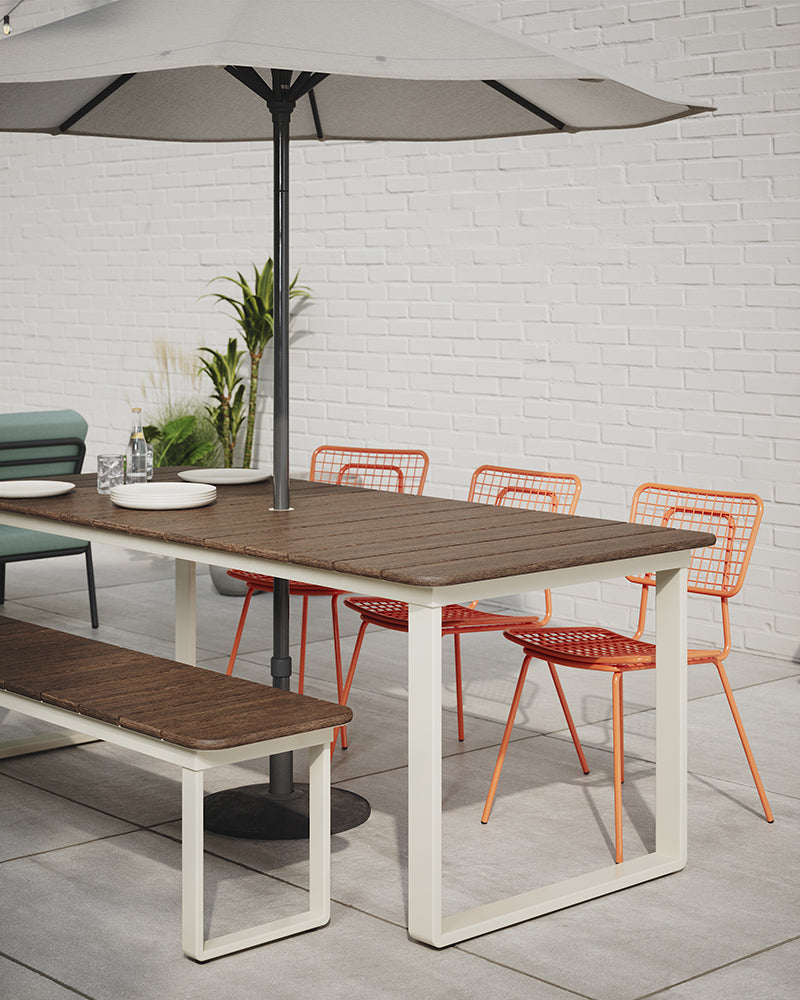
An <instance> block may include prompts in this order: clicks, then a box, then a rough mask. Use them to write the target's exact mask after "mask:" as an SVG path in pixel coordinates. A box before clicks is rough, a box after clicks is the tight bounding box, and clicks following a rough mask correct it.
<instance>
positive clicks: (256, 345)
mask: <svg viewBox="0 0 800 1000" xmlns="http://www.w3.org/2000/svg"><path fill="white" fill-rule="evenodd" d="M298 276H299V272H298V274H296V275H295V276H294V280H293V281H292V282H291V284H290V285H289V297H290V298H304V299H307V298H310V296H311V292H310V291H309V289H307V288H303V287H302V286H298V285H297V279H298ZM212 280H213V281H228V282H230V283H231V284H233V285H235V286H236V288H237V289H238V295H236V296H234V295H233V294H231V295H225V294H223V293H222V292H211V293H209V295H211V296H213V297H214V298H216V299H217V301H218V302H224V303H225V304H226V305H229V306H230V307H231V308H232V309H233V311H234V319H235V321H236V323H237V324H238V326H239V328H240V330H241V334H242V338H243V339H244V342H245V345H246V347H247V351H248V353H249V355H250V386H249V391H248V397H247V426H246V430H245V440H244V453H243V455H242V468H244V469H249V468H250V464H251V462H252V459H253V436H254V433H255V426H256V408H257V405H258V378H259V368H260V365H261V358H262V357H263V354H264V350H265V348H266V346H267V344H268V343H269V342H270V340H271V339H272V335H273V332H274V291H275V282H274V267H273V263H272V258H271V257H270V258H268V259H267V262H266V264H264V266H263V267H262V268H261V270H259V269H258V267H257V266H256V265H255V264H253V284H252V286H251V285H250V283H249V282H248V280H247V279H246V278H245V277H244V275H243V274H242V273H241V272H237V274H236V277H235V278H232V277H230V276H228V275H220V276H219V277H217V278H213V279H212ZM231 343H235V341H229V343H228V354H227V355H226V364H227V365H228V366H229V367H230V366H231V365H232V363H233V362H232V358H233V356H232V354H231ZM201 350H204V351H209V353H211V354H212V355H213V356H214V360H213V364H212V366H211V367H214V368H215V369H216V370H220V369H219V366H220V365H221V363H222V362H221V360H220V361H219V362H217V360H216V359H217V358H221V356H220V355H218V354H217V352H216V351H211V350H210V348H201ZM206 364H207V363H206V362H204V369H203V370H205V371H206V372H207V374H208V375H209V376H210V377H211V379H212V381H214V377H215V376H214V375H212V374H211V370H209V367H205V366H206ZM236 372H237V373H238V368H237V369H236ZM226 377H228V376H226ZM214 388H215V398H219V391H218V390H217V383H216V382H214ZM228 391H229V392H230V391H231V386H230V385H228ZM243 391H244V387H243V386H240V388H239V390H238V393H237V397H234V401H235V399H236V398H238V395H239V394H241V393H243ZM220 405H222V404H221V402H220ZM233 405H234V404H232V406H233ZM234 438H235V433H234ZM224 447H225V441H223V448H224ZM226 467H227V466H226Z"/></svg>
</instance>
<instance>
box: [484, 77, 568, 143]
mask: <svg viewBox="0 0 800 1000" xmlns="http://www.w3.org/2000/svg"><path fill="white" fill-rule="evenodd" d="M483 82H484V83H485V84H486V86H487V87H491V88H492V90H496V91H497V92H498V94H502V95H503V97H507V98H508V99H509V100H510V101H513V102H514V103H515V104H519V106H520V107H521V108H525V110H526V111H530V112H531V113H532V114H534V115H536V117H537V118H541V119H542V120H543V121H546V122H547V124H548V125H552V126H553V127H554V128H557V129H558V130H559V132H560V131H561V130H562V129H565V128H566V127H567V126H566V124H565V123H564V122H562V121H561V120H560V119H559V118H556V117H555V116H554V115H551V114H550V113H549V112H547V111H545V110H544V109H543V108H540V107H538V106H537V105H535V104H534V103H533V102H532V101H529V100H528V99H527V98H525V97H523V96H522V95H521V94H517V93H516V92H515V91H513V90H512V89H511V88H510V87H507V86H506V85H505V84H504V83H500V82H499V81H497V80H484V81H483Z"/></svg>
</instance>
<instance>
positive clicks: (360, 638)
mask: <svg viewBox="0 0 800 1000" xmlns="http://www.w3.org/2000/svg"><path fill="white" fill-rule="evenodd" d="M366 631H367V622H365V621H364V619H363V618H362V619H361V628H360V629H359V630H358V635H357V636H356V644H355V646H354V647H353V655H352V657H351V659H350V668H349V670H348V671H347V680H346V681H345V682H344V688H343V689H342V693H341V695H340V697H339V704H340V705H346V704H347V699H348V698H349V697H350V688H351V687H352V684H353V677H354V676H355V672H356V664H357V663H358V656H359V654H360V652H361V644H362V643H363V642H364V633H365V632H366ZM343 728H344V727H343V726H337V727H336V729H334V731H333V740H332V742H331V755H332V754H333V751H334V749H335V748H336V740H337V738H338V736H339V732H340V731H341V730H342V729H343Z"/></svg>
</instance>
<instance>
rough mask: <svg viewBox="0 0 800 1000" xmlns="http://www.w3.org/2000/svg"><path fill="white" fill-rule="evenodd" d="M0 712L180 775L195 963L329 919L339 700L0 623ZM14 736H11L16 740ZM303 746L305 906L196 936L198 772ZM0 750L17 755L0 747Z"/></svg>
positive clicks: (199, 926) (186, 907) (345, 711)
mask: <svg viewBox="0 0 800 1000" xmlns="http://www.w3.org/2000/svg"><path fill="white" fill-rule="evenodd" d="M0 707H2V708H8V709H12V710H13V711H17V712H20V713H22V714H25V715H28V716H30V717H32V718H37V719H41V720H43V721H45V722H49V723H54V724H56V725H66V726H68V727H69V728H70V729H73V730H76V731H77V732H79V733H83V734H85V735H86V736H89V737H91V738H95V739H102V740H106V741H107V742H110V743H115V744H117V745H119V746H122V747H125V748H127V749H130V750H136V751H137V752H140V753H143V754H146V755H148V756H152V757H156V758H158V759H160V760H166V761H170V762H171V763H174V764H177V765H179V766H180V767H181V768H182V774H183V778H182V781H183V798H182V803H183V805H182V840H183V847H182V859H183V862H182V887H183V950H184V952H185V954H186V955H188V956H189V957H191V958H195V959H197V960H198V961H206V960H207V959H210V958H216V957H218V956H220V955H226V954H230V953H231V952H234V951H240V950H242V949H244V948H250V947H253V946H255V945H258V944H263V943H265V942H267V941H272V940H276V939H277V938H281V937H286V936H287V935H289V934H296V933H299V932H300V931H305V930H310V929H312V928H313V927H319V926H321V925H322V924H325V923H327V921H328V919H329V916H330V753H329V745H330V742H331V739H332V737H333V730H334V728H335V727H337V726H341V725H344V724H345V723H347V722H349V721H350V720H351V719H352V712H351V710H350V709H349V708H347V707H346V706H343V705H338V704H335V703H331V702H327V701H322V700H320V699H318V698H309V697H308V696H306V695H300V694H295V693H294V692H291V691H280V690H277V689H275V688H273V687H266V686H264V685H262V684H257V683H255V682H253V681H248V680H244V679H242V678H236V677H227V676H226V675H224V674H219V673H216V672H215V671H213V670H205V669H203V668H202V667H193V666H189V665H188V664H184V663H177V662H175V661H173V660H167V659H164V658H162V657H158V656H150V655H148V654H146V653H139V652H136V651H134V650H127V649H121V648H120V647H118V646H112V645H109V644H108V643H104V642H97V641H95V640H94V639H85V638H82V637H80V636H74V635H68V634H66V633H63V632H57V631H55V630H53V629H48V628H44V627H42V626H39V625H31V624H29V623H27V622H20V621H15V620H13V619H9V618H5V617H2V616H0ZM24 742H25V741H23V743H24ZM305 748H308V750H309V798H310V803H309V814H310V815H309V907H308V910H307V911H303V912H302V913H299V914H294V915H292V916H290V917H283V918H281V919H278V920H273V921H271V922H268V923H265V924H260V925H258V926H256V927H252V928H248V929H246V930H242V931H236V932H234V933H231V934H226V935H223V936H220V937H217V938H213V939H211V940H206V939H205V934H204V918H203V774H204V772H205V771H206V770H208V769H210V768H212V767H217V766H220V765H223V764H232V763H240V762H242V761H247V760H256V759H259V758H263V757H268V756H271V755H272V754H274V753H284V752H286V751H290V750H300V749H305ZM3 751H4V752H5V753H4V754H0V755H6V756H8V755H10V754H13V753H15V752H20V751H19V749H15V745H14V744H5V745H2V746H0V752H3Z"/></svg>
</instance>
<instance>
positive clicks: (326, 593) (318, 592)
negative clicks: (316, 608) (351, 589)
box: [228, 569, 347, 597]
mask: <svg viewBox="0 0 800 1000" xmlns="http://www.w3.org/2000/svg"><path fill="white" fill-rule="evenodd" d="M228 576H232V577H233V578H234V580H242V581H243V582H244V583H246V584H247V585H248V586H251V587H252V588H253V590H263V591H264V592H265V593H269V592H270V591H271V590H272V589H273V586H274V584H275V577H273V576H265V575H264V574H263V573H247V572H245V570H242V569H229V570H228ZM289 593H290V594H293V595H294V596H295V597H302V596H306V595H307V596H308V597H333V595H334V594H346V593H347V591H346V590H336V589H334V588H333V587H321V586H320V585H319V584H316V583H300V581H299V580H291V581H290V582H289Z"/></svg>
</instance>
